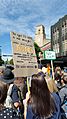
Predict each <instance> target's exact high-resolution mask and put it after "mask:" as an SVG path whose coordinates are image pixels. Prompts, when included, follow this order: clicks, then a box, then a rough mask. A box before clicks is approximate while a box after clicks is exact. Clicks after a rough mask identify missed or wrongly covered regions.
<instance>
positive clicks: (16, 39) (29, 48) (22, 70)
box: [10, 32, 38, 77]
mask: <svg viewBox="0 0 67 119" xmlns="http://www.w3.org/2000/svg"><path fill="white" fill-rule="evenodd" d="M10 35H11V42H12V51H13V61H14V67H15V71H14V73H15V76H16V77H26V76H31V75H32V74H34V73H37V71H38V64H37V58H36V54H35V49H34V42H33V40H32V38H31V37H28V36H26V35H20V34H18V33H15V32H11V33H10Z"/></svg>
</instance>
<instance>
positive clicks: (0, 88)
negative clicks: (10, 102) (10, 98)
mask: <svg viewBox="0 0 67 119" xmlns="http://www.w3.org/2000/svg"><path fill="white" fill-rule="evenodd" d="M7 90H8V89H7V84H6V83H4V82H2V81H0V109H2V108H3V107H4V106H3V105H4V102H5V99H6V97H7Z"/></svg>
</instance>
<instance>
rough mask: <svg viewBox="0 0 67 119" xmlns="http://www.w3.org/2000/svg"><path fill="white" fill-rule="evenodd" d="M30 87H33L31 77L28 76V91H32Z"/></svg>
mask: <svg viewBox="0 0 67 119" xmlns="http://www.w3.org/2000/svg"><path fill="white" fill-rule="evenodd" d="M30 87H31V77H27V89H28V93H30Z"/></svg>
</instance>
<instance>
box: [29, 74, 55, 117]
mask: <svg viewBox="0 0 67 119" xmlns="http://www.w3.org/2000/svg"><path fill="white" fill-rule="evenodd" d="M30 96H31V99H30V102H31V105H32V108H33V112H34V113H37V114H38V115H39V116H40V117H48V116H49V115H50V116H51V113H53V112H54V111H55V104H54V100H53V98H52V97H51V95H50V91H49V89H48V86H47V83H46V80H45V75H44V73H43V72H39V73H38V74H37V76H36V77H35V78H32V80H31V88H30Z"/></svg>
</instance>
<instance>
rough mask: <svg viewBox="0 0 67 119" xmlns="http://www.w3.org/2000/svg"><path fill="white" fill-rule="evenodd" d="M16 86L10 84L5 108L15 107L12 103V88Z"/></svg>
mask: <svg viewBox="0 0 67 119" xmlns="http://www.w3.org/2000/svg"><path fill="white" fill-rule="evenodd" d="M13 85H14V84H10V86H9V89H8V92H7V97H6V100H5V103H4V106H5V107H7V108H8V107H9V108H12V107H13V102H12V99H11V93H12V87H13Z"/></svg>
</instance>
